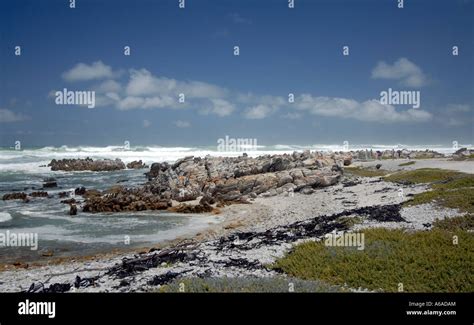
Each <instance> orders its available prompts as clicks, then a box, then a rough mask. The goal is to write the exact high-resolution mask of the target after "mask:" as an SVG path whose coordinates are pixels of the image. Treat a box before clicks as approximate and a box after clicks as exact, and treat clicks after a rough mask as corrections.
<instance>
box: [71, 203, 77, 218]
mask: <svg viewBox="0 0 474 325" xmlns="http://www.w3.org/2000/svg"><path fill="white" fill-rule="evenodd" d="M76 214H77V206H76V205H75V204H71V207H70V208H69V215H70V216H75V215H76Z"/></svg>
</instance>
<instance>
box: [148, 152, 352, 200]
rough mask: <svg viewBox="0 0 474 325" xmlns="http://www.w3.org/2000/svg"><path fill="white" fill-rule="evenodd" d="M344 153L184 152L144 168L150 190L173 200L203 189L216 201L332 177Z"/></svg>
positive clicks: (295, 188) (344, 161) (337, 172)
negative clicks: (214, 154) (212, 154)
mask: <svg viewBox="0 0 474 325" xmlns="http://www.w3.org/2000/svg"><path fill="white" fill-rule="evenodd" d="M349 161H350V156H349V157H348V156H347V155H345V156H344V155H336V154H333V155H323V154H322V153H317V152H315V153H310V152H309V151H306V152H303V153H297V152H295V153H293V154H291V155H273V156H268V155H267V156H260V157H257V158H249V157H246V156H240V157H236V158H222V157H206V158H204V159H201V158H195V157H186V158H183V159H180V160H178V161H177V162H176V163H174V164H173V165H168V164H153V165H152V167H151V170H150V172H149V173H148V174H147V176H148V178H149V179H152V180H151V181H150V183H149V186H150V187H151V190H152V192H154V193H156V194H158V195H160V196H162V197H165V198H171V199H174V200H177V201H181V202H182V201H189V200H194V199H196V198H197V197H199V196H204V195H208V196H210V197H213V198H215V199H216V200H217V201H234V200H238V199H240V198H241V197H248V196H254V197H255V196H258V195H262V196H266V195H276V194H279V193H283V192H288V191H295V192H298V191H299V190H301V189H302V188H304V187H311V188H317V187H325V186H329V185H333V184H335V183H337V181H338V180H339V178H340V177H341V174H342V169H341V166H343V165H344V164H347V163H349Z"/></svg>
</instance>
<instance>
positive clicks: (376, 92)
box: [0, 0, 474, 147]
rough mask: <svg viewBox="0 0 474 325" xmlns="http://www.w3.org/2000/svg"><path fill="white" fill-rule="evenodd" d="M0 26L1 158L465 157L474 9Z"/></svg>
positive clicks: (153, 16) (221, 13)
mask: <svg viewBox="0 0 474 325" xmlns="http://www.w3.org/2000/svg"><path fill="white" fill-rule="evenodd" d="M0 26H1V29H0V45H1V46H0V146H12V145H13V144H14V142H15V141H16V140H20V141H21V142H22V145H23V147H28V146H61V145H68V146H76V145H94V146H107V145H121V144H123V142H124V141H129V142H130V143H131V145H161V146H204V145H215V144H216V141H217V139H219V138H223V137H225V136H226V135H228V136H230V137H233V138H246V139H257V140H258V144H262V145H275V144H301V145H308V144H342V143H343V141H348V142H349V143H353V144H398V143H403V144H444V145H449V144H451V143H452V141H458V142H459V143H460V144H463V143H467V144H472V143H474V131H473V125H474V123H473V122H474V114H473V112H474V91H473V90H474V1H472V0H411V1H407V0H405V1H404V5H403V8H399V3H398V0H360V1H353V0H313V1H311V0H295V6H294V8H289V7H288V0H259V1H251V0H239V1H237V0H186V1H185V8H184V9H182V8H179V0H156V1H151V0H136V1H124V0H115V1H107V0H76V2H75V8H70V3H69V0H48V1H37V0H36V1H35V0H2V1H1V2H0ZM17 46H20V49H21V55H16V54H18V52H17V53H16V52H15V50H17V48H16V47H17ZM125 46H129V47H130V55H124V47H125ZM235 46H238V47H239V55H235ZM345 46H347V47H348V50H349V51H348V55H344V54H345V53H344V51H343V50H344V47H345ZM455 46H456V47H457V49H458V52H457V54H458V55H453V47H455ZM346 54H347V52H346ZM65 88H66V89H67V90H70V91H91V92H92V91H93V92H94V93H95V107H93V108H88V107H87V106H86V105H58V104H57V101H56V92H57V91H58V90H59V91H62V90H63V89H65ZM389 88H391V89H392V90H394V91H407V92H410V94H416V93H418V94H419V98H420V103H419V104H420V105H419V107H416V108H415V107H414V106H415V105H413V103H408V104H404V105H400V104H396V103H393V102H392V103H383V102H381V92H383V91H388V89H389ZM290 93H291V94H293V95H294V101H293V102H289V94H290ZM180 94H184V102H180V101H179V96H180Z"/></svg>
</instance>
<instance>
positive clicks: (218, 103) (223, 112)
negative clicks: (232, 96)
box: [200, 98, 235, 117]
mask: <svg viewBox="0 0 474 325" xmlns="http://www.w3.org/2000/svg"><path fill="white" fill-rule="evenodd" d="M234 110H235V107H234V105H232V104H231V103H230V102H228V101H227V100H224V99H220V98H215V99H211V101H210V105H208V106H207V107H205V108H203V109H201V111H200V113H201V114H216V115H218V116H220V117H224V116H228V115H230V114H232V112H233V111H234Z"/></svg>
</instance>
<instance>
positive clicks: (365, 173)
mask: <svg viewBox="0 0 474 325" xmlns="http://www.w3.org/2000/svg"><path fill="white" fill-rule="evenodd" d="M344 171H345V172H346V173H347V174H350V175H354V176H361V177H378V176H385V175H387V174H388V171H386V170H383V169H374V168H362V167H346V168H345V169H344Z"/></svg>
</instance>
